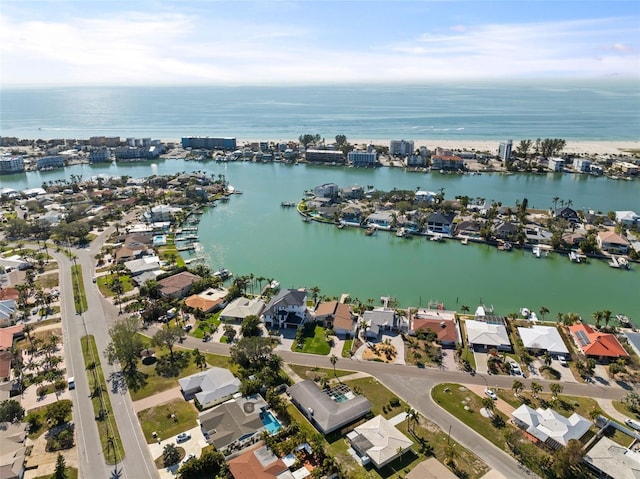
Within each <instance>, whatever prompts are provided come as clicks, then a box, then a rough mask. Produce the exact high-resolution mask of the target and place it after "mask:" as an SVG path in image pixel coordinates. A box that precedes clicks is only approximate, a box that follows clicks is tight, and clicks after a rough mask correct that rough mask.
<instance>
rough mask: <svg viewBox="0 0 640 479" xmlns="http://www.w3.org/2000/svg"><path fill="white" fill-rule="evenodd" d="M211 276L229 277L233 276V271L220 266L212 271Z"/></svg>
mask: <svg viewBox="0 0 640 479" xmlns="http://www.w3.org/2000/svg"><path fill="white" fill-rule="evenodd" d="M213 276H214V277H216V278H222V279H227V278H231V276H233V273H232V272H231V271H229V270H228V269H225V268H222V269H219V270H218V271H216V272H215V273H213Z"/></svg>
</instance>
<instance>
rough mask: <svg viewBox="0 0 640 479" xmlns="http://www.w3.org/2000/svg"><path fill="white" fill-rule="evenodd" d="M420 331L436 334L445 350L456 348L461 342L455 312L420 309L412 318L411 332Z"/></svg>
mask: <svg viewBox="0 0 640 479" xmlns="http://www.w3.org/2000/svg"><path fill="white" fill-rule="evenodd" d="M419 331H423V332H425V333H428V332H429V331H431V332H433V333H435V334H436V335H437V337H438V343H440V344H441V345H442V346H443V347H445V348H455V347H456V346H457V345H458V344H460V342H461V341H460V330H459V329H458V325H457V324H456V313H455V311H446V310H440V309H418V311H416V313H415V314H414V315H413V317H412V318H411V326H410V328H409V332H410V333H413V334H415V333H418V332H419Z"/></svg>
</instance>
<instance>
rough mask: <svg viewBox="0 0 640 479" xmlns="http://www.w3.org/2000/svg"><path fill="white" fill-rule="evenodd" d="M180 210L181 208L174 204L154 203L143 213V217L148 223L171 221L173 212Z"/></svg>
mask: <svg viewBox="0 0 640 479" xmlns="http://www.w3.org/2000/svg"><path fill="white" fill-rule="evenodd" d="M180 211H182V209H181V208H176V207H174V206H170V205H156V206H154V207H152V208H151V209H150V210H149V211H147V212H145V213H144V218H145V220H146V221H148V222H149V223H157V222H166V221H168V222H171V220H172V219H173V217H174V216H175V214H176V213H178V212H180Z"/></svg>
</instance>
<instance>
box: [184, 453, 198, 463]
mask: <svg viewBox="0 0 640 479" xmlns="http://www.w3.org/2000/svg"><path fill="white" fill-rule="evenodd" d="M195 458H196V455H195V454H193V453H190V454H187V455H186V456H184V459H183V460H182V461H181V462H180V464H186V463H187V462H189V461H191V460H192V459H195Z"/></svg>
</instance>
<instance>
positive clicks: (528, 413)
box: [511, 404, 591, 449]
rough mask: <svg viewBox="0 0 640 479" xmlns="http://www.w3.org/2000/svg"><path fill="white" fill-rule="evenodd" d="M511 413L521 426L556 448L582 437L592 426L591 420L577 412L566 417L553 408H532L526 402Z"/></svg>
mask: <svg viewBox="0 0 640 479" xmlns="http://www.w3.org/2000/svg"><path fill="white" fill-rule="evenodd" d="M511 415H512V416H513V419H514V422H515V423H516V424H517V425H518V426H519V427H521V428H523V429H525V430H526V431H527V432H528V433H529V434H531V435H532V436H534V437H535V438H537V439H539V440H540V441H542V442H544V443H546V444H547V445H548V446H550V447H552V448H554V449H559V448H560V447H562V446H566V445H567V443H568V442H569V441H570V440H571V439H580V438H581V437H582V436H584V434H585V433H586V432H587V431H588V430H589V428H590V427H591V421H589V420H588V419H586V418H584V417H582V416H580V415H579V414H577V413H573V414H572V415H571V416H570V417H568V418H566V417H564V416H562V415H561V414H558V413H557V412H555V411H554V410H553V409H542V408H538V409H532V408H530V407H529V406H527V405H526V404H523V405H522V406H520V407H519V408H518V409H516V410H515V411H513V413H511Z"/></svg>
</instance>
